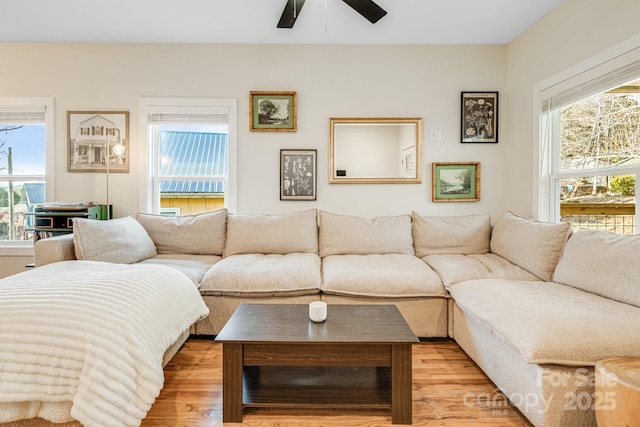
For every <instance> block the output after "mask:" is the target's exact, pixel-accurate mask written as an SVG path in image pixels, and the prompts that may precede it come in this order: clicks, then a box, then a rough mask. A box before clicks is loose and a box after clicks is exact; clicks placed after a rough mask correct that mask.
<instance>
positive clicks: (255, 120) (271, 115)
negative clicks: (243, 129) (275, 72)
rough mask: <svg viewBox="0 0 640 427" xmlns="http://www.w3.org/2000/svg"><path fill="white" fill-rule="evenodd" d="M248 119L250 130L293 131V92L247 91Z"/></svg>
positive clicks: (294, 128)
mask: <svg viewBox="0 0 640 427" xmlns="http://www.w3.org/2000/svg"><path fill="white" fill-rule="evenodd" d="M249 105H250V109H249V121H250V127H249V128H250V130H251V131H252V132H295V131H296V130H297V117H296V93H295V92H255V91H252V92H249Z"/></svg>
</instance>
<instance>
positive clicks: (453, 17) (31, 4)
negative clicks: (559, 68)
mask: <svg viewBox="0 0 640 427" xmlns="http://www.w3.org/2000/svg"><path fill="white" fill-rule="evenodd" d="M375 1H376V3H378V5H380V6H381V7H382V8H383V9H385V10H386V11H387V13H388V14H387V15H386V16H385V17H383V18H382V19H381V20H380V21H378V22H377V23H376V24H371V23H370V22H369V21H367V20H366V19H364V18H363V17H362V16H360V15H359V14H358V13H357V12H356V11H354V10H353V9H351V8H350V7H349V6H348V5H347V4H346V3H344V2H343V1H342V0H306V2H305V4H304V7H303V9H302V11H301V13H300V15H299V17H298V19H297V21H296V23H295V26H294V27H293V28H292V29H278V28H276V24H277V23H278V20H279V19H280V15H281V14H282V10H283V8H284V6H285V4H286V0H103V1H98V0H14V1H3V2H2V13H1V14H0V42H114V43H120V42H139V43H156V42H157V43H174V42H175V43H311V44H504V43H509V42H510V41H512V40H513V39H514V38H516V37H517V36H518V35H519V34H521V33H522V32H523V31H524V30H525V29H527V28H528V27H530V26H531V25H532V24H533V23H535V22H536V21H537V20H538V19H540V18H541V17H542V16H544V15H545V14H547V13H548V12H549V11H550V10H551V9H553V8H554V7H556V6H557V5H559V4H560V3H561V1H562V0H375Z"/></svg>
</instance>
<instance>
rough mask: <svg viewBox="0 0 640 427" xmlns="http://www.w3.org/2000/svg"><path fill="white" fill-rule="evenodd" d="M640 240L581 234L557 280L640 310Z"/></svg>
mask: <svg viewBox="0 0 640 427" xmlns="http://www.w3.org/2000/svg"><path fill="white" fill-rule="evenodd" d="M638 254H640V236H638V235H628V236H621V235H619V234H614V233H610V232H608V231H602V230H587V229H580V230H577V231H576V232H575V233H574V234H573V235H572V236H571V237H570V238H569V240H568V241H567V245H566V246H565V249H564V252H563V254H562V257H561V258H560V262H558V266H557V267H556V271H555V272H554V276H553V280H554V281H556V282H558V283H563V284H565V285H569V286H573V287H574V288H578V289H583V290H585V291H588V292H593V293H594V294H598V295H602V296H604V297H607V298H611V299H614V300H616V301H620V302H625V303H627V304H633V305H635V306H636V307H640V262H639V261H640V259H639V257H638Z"/></svg>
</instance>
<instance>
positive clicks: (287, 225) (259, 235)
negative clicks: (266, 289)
mask: <svg viewBox="0 0 640 427" xmlns="http://www.w3.org/2000/svg"><path fill="white" fill-rule="evenodd" d="M290 253H314V254H317V253H318V212H317V211H316V210H315V209H309V210H306V211H301V212H294V213H290V214H281V215H259V214H248V215H239V214H231V215H229V218H228V219H227V243H226V246H225V249H224V256H225V257H228V256H230V255H235V254H280V255H284V254H290Z"/></svg>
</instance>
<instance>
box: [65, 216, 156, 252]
mask: <svg viewBox="0 0 640 427" xmlns="http://www.w3.org/2000/svg"><path fill="white" fill-rule="evenodd" d="M73 246H74V250H75V253H76V258H77V259H86V260H92V261H105V262H113V263H116V264H133V263H134V262H138V261H141V260H143V259H147V258H151V257H153V256H155V255H156V247H155V245H154V244H153V241H152V240H151V238H150V237H149V235H148V234H147V232H146V231H145V229H144V228H143V227H142V225H140V223H139V222H138V221H136V220H135V219H134V218H133V217H132V216H127V217H124V218H118V219H111V220H108V221H97V220H94V219H86V218H75V219H74V220H73Z"/></svg>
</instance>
